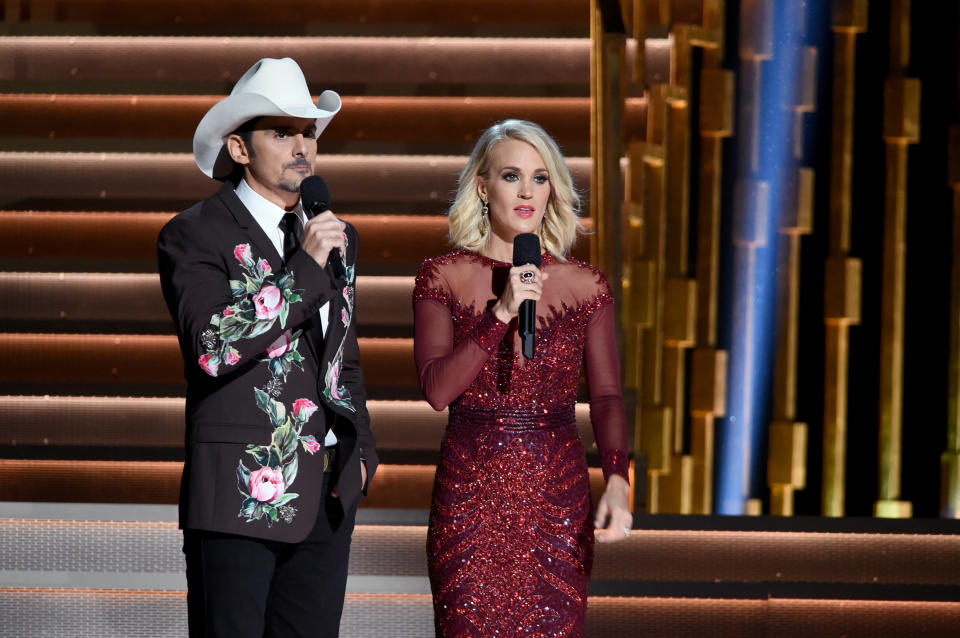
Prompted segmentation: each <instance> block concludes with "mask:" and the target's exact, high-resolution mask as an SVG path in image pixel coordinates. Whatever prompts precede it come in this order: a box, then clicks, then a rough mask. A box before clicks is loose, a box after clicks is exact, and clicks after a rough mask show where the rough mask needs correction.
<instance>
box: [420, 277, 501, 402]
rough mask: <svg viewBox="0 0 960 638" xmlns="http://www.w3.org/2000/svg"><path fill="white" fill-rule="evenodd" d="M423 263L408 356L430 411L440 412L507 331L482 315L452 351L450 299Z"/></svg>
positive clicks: (490, 316) (489, 316) (489, 315)
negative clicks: (414, 360)
mask: <svg viewBox="0 0 960 638" xmlns="http://www.w3.org/2000/svg"><path fill="white" fill-rule="evenodd" d="M428 264H429V262H426V263H425V264H424V265H423V266H421V267H420V272H419V273H418V274H417V280H416V285H415V287H414V292H413V327H414V336H413V354H414V358H415V359H416V362H417V373H418V375H419V378H420V389H421V390H422V391H423V394H424V396H425V397H426V399H427V402H428V403H429V404H430V405H431V406H433V408H434V409H435V410H443V409H444V408H446V407H447V406H448V405H450V403H452V402H453V401H454V400H455V399H456V398H457V397H458V396H460V395H461V394H463V392H464V391H465V390H466V389H467V388H468V387H469V386H470V384H471V383H472V382H473V380H474V379H475V378H476V377H477V375H478V374H479V373H480V370H481V369H482V368H483V365H484V363H486V361H487V359H488V358H489V357H490V355H491V354H492V353H493V352H495V351H496V349H497V346H498V344H499V343H500V341H501V340H502V339H503V337H504V335H506V333H507V329H508V326H507V324H505V323H503V322H502V321H500V320H499V319H497V317H496V316H495V315H494V314H493V313H491V312H490V311H489V310H488V311H486V312H485V313H484V314H483V316H482V317H481V319H480V321H479V322H477V325H476V326H475V327H474V329H473V332H472V334H471V335H470V337H471V338H469V339H464V340H462V341H461V342H460V343H459V344H457V346H456V347H454V343H453V332H454V329H453V328H454V327H453V314H452V312H451V310H452V307H453V304H454V302H455V298H454V296H453V294H452V292H451V291H450V290H448V289H447V286H446V283H445V282H444V280H443V277H442V275H441V274H438V273H437V272H435V270H434V269H433V268H431V267H430V265H428Z"/></svg>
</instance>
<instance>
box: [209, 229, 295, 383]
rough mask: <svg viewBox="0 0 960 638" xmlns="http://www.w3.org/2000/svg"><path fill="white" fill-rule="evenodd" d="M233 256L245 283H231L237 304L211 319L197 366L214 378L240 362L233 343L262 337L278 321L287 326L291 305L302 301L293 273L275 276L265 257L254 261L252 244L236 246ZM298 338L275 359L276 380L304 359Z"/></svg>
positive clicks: (293, 337) (273, 366)
mask: <svg viewBox="0 0 960 638" xmlns="http://www.w3.org/2000/svg"><path fill="white" fill-rule="evenodd" d="M233 256H234V257H235V258H236V260H237V261H238V262H240V268H242V269H243V271H244V274H243V281H240V280H237V279H231V280H230V292H231V293H232V295H233V299H234V302H233V303H232V304H230V305H229V306H227V307H226V308H224V309H223V312H221V313H219V314H215V315H213V316H211V317H210V327H208V328H207V329H206V330H204V331H203V333H202V334H201V335H200V341H201V342H202V343H203V346H204V347H205V348H206V350H207V351H206V352H205V353H204V354H202V355H200V358H199V359H198V361H197V363H199V365H200V367H201V368H202V369H203V371H204V372H206V373H207V374H209V375H210V376H213V377H215V376H217V374H218V373H219V371H220V366H221V365H225V366H232V365H236V363H237V362H239V361H240V353H239V352H238V351H237V349H236V348H234V347H233V346H231V345H230V344H231V343H233V342H234V341H237V340H239V339H251V338H253V337H256V336H259V335H261V334H263V333H265V332H267V331H268V330H270V329H271V328H272V327H273V325H274V323H276V321H277V320H279V321H280V326H281V327H286V325H287V315H288V314H289V312H290V304H293V303H296V302H298V301H300V300H301V297H300V294H299V293H300V291H299V290H295V289H294V287H293V284H294V281H293V273H291V272H284V273H282V274H281V275H280V276H279V277H275V276H274V274H273V270H272V268H271V267H270V262H268V261H267V260H266V259H262V258H261V259H258V260H256V261H254V259H253V254H252V253H251V250H250V244H237V245H236V246H235V247H234V249H233ZM285 334H289V331H288V333H285ZM297 337H299V332H298V333H297V334H296V335H292V336H291V337H290V338H291V341H293V347H292V349H291V350H290V351H287V352H285V353H284V355H283V356H282V357H279V356H278V357H276V358H279V359H280V361H278V362H277V363H276V364H272V367H271V369H270V371H271V373H273V375H274V377H277V376H281V374H282V376H283V377H284V378H286V374H287V373H288V372H289V371H290V368H291V367H292V366H293V365H294V364H297V365H299V363H300V361H302V360H303V358H302V357H300V355H299V354H297V353H296V339H297ZM274 345H276V343H275V344H273V345H271V346H270V349H274ZM297 357H300V358H299V359H297ZM271 363H272V362H271Z"/></svg>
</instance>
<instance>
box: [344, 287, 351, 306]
mask: <svg viewBox="0 0 960 638" xmlns="http://www.w3.org/2000/svg"><path fill="white" fill-rule="evenodd" d="M351 293H352V291H351V290H350V286H347V287H346V288H344V289H343V298H344V299H346V300H347V303H350V298H351V296H352V295H351Z"/></svg>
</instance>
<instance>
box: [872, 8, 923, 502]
mask: <svg viewBox="0 0 960 638" xmlns="http://www.w3.org/2000/svg"><path fill="white" fill-rule="evenodd" d="M909 64H910V0H892V2H891V4H890V77H888V78H887V80H886V82H884V87H883V138H884V142H885V143H886V171H885V180H884V216H883V220H884V221H883V272H882V277H883V280H882V281H883V293H882V297H881V307H880V313H881V316H880V449H879V457H880V458H879V464H878V474H879V475H878V483H879V485H878V489H877V501H876V502H875V503H874V507H873V511H874V514H875V515H876V516H879V517H886V518H909V517H910V516H912V515H913V507H912V505H911V503H909V502H908V501H903V500H900V490H901V475H902V465H903V347H904V344H903V339H904V312H905V300H906V285H907V282H906V274H907V273H906V271H907V162H908V157H907V151H908V149H909V145H910V144H911V143H915V142H917V141H918V140H919V138H920V82H919V81H918V80H916V79H913V78H905V77H903V72H904V70H905V69H906V67H907V66H908V65H909Z"/></svg>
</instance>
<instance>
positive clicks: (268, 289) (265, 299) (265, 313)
mask: <svg viewBox="0 0 960 638" xmlns="http://www.w3.org/2000/svg"><path fill="white" fill-rule="evenodd" d="M253 305H254V306H255V307H256V309H257V318H258V319H273V318H274V317H276V316H277V315H279V314H280V308H281V307H282V306H283V295H282V294H281V293H280V289H279V288H277V287H276V286H264V287H263V288H261V289H260V292H259V293H257V295H256V296H255V297H254V298H253Z"/></svg>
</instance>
